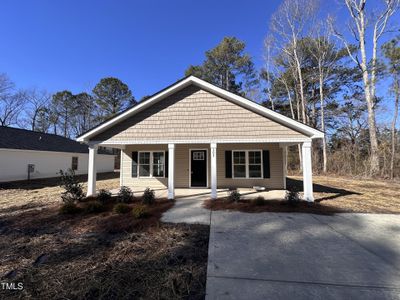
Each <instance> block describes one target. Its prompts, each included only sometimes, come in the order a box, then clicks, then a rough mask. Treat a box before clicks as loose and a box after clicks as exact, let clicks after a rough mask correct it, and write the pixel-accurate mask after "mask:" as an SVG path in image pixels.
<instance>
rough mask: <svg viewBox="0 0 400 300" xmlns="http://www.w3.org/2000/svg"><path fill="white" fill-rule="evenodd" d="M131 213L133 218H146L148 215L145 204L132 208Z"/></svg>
mask: <svg viewBox="0 0 400 300" xmlns="http://www.w3.org/2000/svg"><path fill="white" fill-rule="evenodd" d="M132 215H133V217H134V218H135V219H142V218H146V217H147V216H148V215H149V212H148V210H147V207H146V205H137V206H135V207H134V208H132Z"/></svg>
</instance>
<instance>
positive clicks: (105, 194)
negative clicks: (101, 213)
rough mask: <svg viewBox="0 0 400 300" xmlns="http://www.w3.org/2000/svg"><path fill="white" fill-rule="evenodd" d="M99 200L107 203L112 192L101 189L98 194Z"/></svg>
mask: <svg viewBox="0 0 400 300" xmlns="http://www.w3.org/2000/svg"><path fill="white" fill-rule="evenodd" d="M97 200H98V201H99V202H100V203H102V204H107V203H108V202H110V200H111V192H110V191H107V190H105V189H101V190H100V191H99V194H98V195H97Z"/></svg>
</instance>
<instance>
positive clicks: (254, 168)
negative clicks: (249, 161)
mask: <svg viewBox="0 0 400 300" xmlns="http://www.w3.org/2000/svg"><path fill="white" fill-rule="evenodd" d="M249 177H250V178H259V177H261V165H250V166H249Z"/></svg>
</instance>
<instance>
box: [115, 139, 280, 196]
mask: <svg viewBox="0 0 400 300" xmlns="http://www.w3.org/2000/svg"><path fill="white" fill-rule="evenodd" d="M189 149H207V151H208V153H207V156H208V157H207V163H208V174H207V177H208V184H209V185H210V178H211V177H210V176H211V175H210V145H209V144H176V145H175V187H176V188H188V187H189V160H190V154H189ZM158 150H159V151H168V148H167V145H130V146H126V148H125V149H124V150H122V165H121V172H122V173H121V176H122V180H121V184H122V185H125V186H129V187H131V188H132V189H133V190H134V191H142V190H144V189H145V188H146V187H151V188H153V189H157V188H166V187H167V186H168V178H138V177H132V157H131V156H132V152H134V151H158ZM229 150H268V151H269V156H270V178H262V179H238V178H235V179H234V178H226V174H225V151H229ZM284 180H286V179H285V178H284V174H283V157H282V148H280V147H279V144H276V143H275V144H259V143H254V144H218V145H217V186H218V188H227V187H252V186H255V185H260V186H265V187H267V188H271V189H283V188H284Z"/></svg>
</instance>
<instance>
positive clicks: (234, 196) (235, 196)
mask: <svg viewBox="0 0 400 300" xmlns="http://www.w3.org/2000/svg"><path fill="white" fill-rule="evenodd" d="M240 197H241V195H240V193H239V192H238V191H236V190H234V191H231V192H230V193H229V196H228V199H227V200H228V202H239V200H240Z"/></svg>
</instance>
